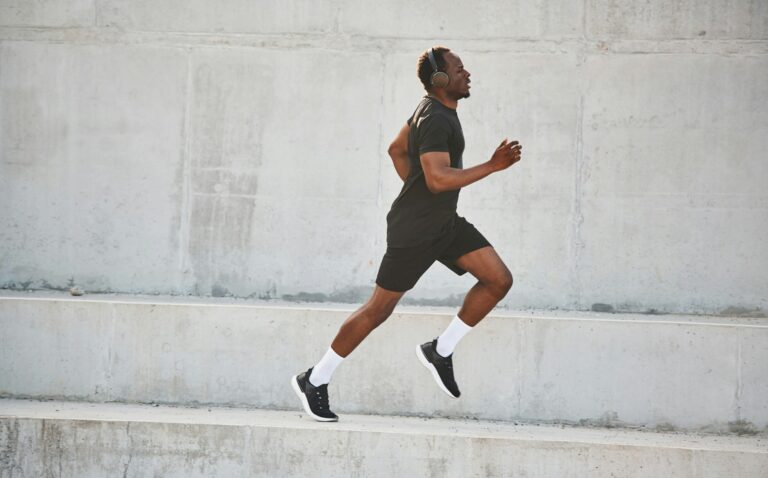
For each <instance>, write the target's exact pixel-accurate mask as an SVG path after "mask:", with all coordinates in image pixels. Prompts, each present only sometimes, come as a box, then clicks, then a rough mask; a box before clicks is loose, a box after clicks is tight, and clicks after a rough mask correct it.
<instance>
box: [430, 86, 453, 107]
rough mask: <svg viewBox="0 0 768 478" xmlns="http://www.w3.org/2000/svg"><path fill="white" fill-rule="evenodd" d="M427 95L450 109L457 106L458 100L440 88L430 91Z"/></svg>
mask: <svg viewBox="0 0 768 478" xmlns="http://www.w3.org/2000/svg"><path fill="white" fill-rule="evenodd" d="M427 96H431V97H432V98H434V99H436V100H437V101H439V102H440V103H442V105H443V106H445V107H446V108H450V109H452V110H455V109H456V108H457V107H458V106H459V101H458V100H456V99H454V98H450V97H449V96H448V95H447V94H446V93H445V91H444V90H442V89H440V90H435V91H430V92H429V94H428V95H427Z"/></svg>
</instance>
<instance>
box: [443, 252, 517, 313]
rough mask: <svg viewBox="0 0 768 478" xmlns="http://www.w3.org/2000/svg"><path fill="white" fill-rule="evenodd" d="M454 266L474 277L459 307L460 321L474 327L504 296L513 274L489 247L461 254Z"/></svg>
mask: <svg viewBox="0 0 768 478" xmlns="http://www.w3.org/2000/svg"><path fill="white" fill-rule="evenodd" d="M456 265H458V266H459V267H461V268H462V269H464V270H465V271H467V272H469V273H470V274H472V275H473V276H475V277H476V278H477V284H475V285H474V286H473V287H472V288H471V289H470V290H469V292H468V293H467V296H466V297H465V298H464V304H463V305H462V306H461V310H459V317H460V318H461V320H462V322H464V323H466V324H467V325H469V326H470V327H474V326H475V325H477V323H478V322H480V321H481V320H483V318H485V316H486V315H488V313H489V312H490V311H491V310H492V309H493V308H494V307H496V304H497V303H499V301H500V300H501V299H503V298H504V296H505V295H507V292H509V289H510V288H511V287H512V274H511V273H510V272H509V269H507V266H506V265H504V262H503V261H502V260H501V258H500V257H499V256H498V254H496V251H495V250H494V248H493V247H491V246H487V247H483V248H481V249H477V250H475V251H472V252H470V253H467V254H464V255H463V256H461V257H459V259H457V260H456Z"/></svg>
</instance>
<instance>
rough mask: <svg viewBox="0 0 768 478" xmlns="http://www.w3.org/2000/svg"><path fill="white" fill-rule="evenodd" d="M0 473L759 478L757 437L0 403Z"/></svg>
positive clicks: (761, 462) (762, 446) (766, 449)
mask: <svg viewBox="0 0 768 478" xmlns="http://www.w3.org/2000/svg"><path fill="white" fill-rule="evenodd" d="M0 422H1V423H0V425H1V426H0V450H2V456H1V458H2V459H0V476H3V477H15V476H56V477H60V478H64V477H77V478H88V477H94V478H96V477H98V478H102V477H105V476H123V477H142V478H143V477H148V476H162V477H164V478H172V477H180V478H191V477H214V476H221V477H227V478H233V477H240V476H243V477H246V476H247V477H258V476H265V477H270V478H275V477H284V476H286V477H287V476H302V477H304V476H322V477H353V476H360V477H363V476H364V477H387V478H390V477H393V476H397V477H401V476H402V477H410V476H414V477H416V476H418V477H422V476H441V477H462V478H467V477H484V478H487V477H503V476H510V477H511V476H525V477H528V478H545V477H546V478H576V477H579V478H582V477H589V478H602V477H606V478H607V477H617V476H620V477H623V478H632V477H638V478H639V477H649V478H650V477H652V478H658V477H665V478H666V477H675V478H687V477H690V478H694V477H695V478H710V477H711V478H723V477H739V478H764V477H765V476H766V471H768V439H766V438H765V437H735V436H727V437H723V436H711V435H695V434H683V433H654V432H638V431H627V430H605V429H588V428H567V427H555V426H531V425H515V424H511V423H500V422H496V423H493V422H485V421H477V420H449V419H423V418H413V417H396V416H387V417H384V416H366V415H343V416H341V420H340V421H339V422H338V423H318V422H315V421H313V420H311V419H310V418H308V417H306V416H305V415H304V414H303V413H300V412H298V411H268V410H255V409H254V410H244V409H232V408H218V407H210V408H208V407H204V408H187V407H169V406H150V405H135V404H134V405H130V404H115V403H106V404H105V403H102V404H96V403H83V402H57V401H31V400H8V399H6V400H0Z"/></svg>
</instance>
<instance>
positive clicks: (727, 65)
mask: <svg viewBox="0 0 768 478" xmlns="http://www.w3.org/2000/svg"><path fill="white" fill-rule="evenodd" d="M212 5H213V4H212V3H211V2H205V1H202V0H195V1H193V2H189V1H185V2H181V1H179V0H162V1H155V2H148V1H134V2H118V1H113V0H87V1H86V0H68V1H66V2H52V1H47V0H35V1H21V0H0V65H2V67H1V68H0V206H2V207H0V288H9V289H62V288H67V287H68V286H69V284H70V283H76V284H78V285H80V286H81V287H83V288H84V289H85V290H86V291H92V292H109V291H115V292H124V293H151V294H155V293H159V294H195V295H201V296H206V295H208V296H236V297H254V298H259V297H261V298H290V297H294V298H295V297H299V298H302V297H304V298H306V297H310V298H312V299H314V300H323V301H328V302H338V301H346V302H359V301H362V300H363V299H364V298H365V296H366V295H367V293H368V291H369V290H370V288H371V286H372V284H373V280H374V277H375V274H376V269H377V266H378V262H379V260H380V258H381V256H382V254H383V252H384V248H385V244H384V232H385V230H384V216H385V214H386V211H387V209H388V206H389V204H390V202H391V201H392V199H393V198H394V197H395V195H396V193H397V190H398V188H399V186H400V183H399V179H398V178H397V176H396V175H395V173H394V170H393V169H392V168H391V166H390V164H389V159H388V158H387V156H386V153H385V151H386V147H387V144H388V141H389V140H390V139H391V137H392V136H393V135H394V134H395V133H396V131H397V130H398V129H399V127H400V126H401V125H402V124H403V123H404V121H405V118H406V117H407V116H408V115H409V114H410V113H411V112H412V109H413V107H414V106H415V104H416V103H417V101H418V99H419V97H420V96H421V94H422V91H421V90H420V87H419V84H418V82H417V80H416V78H415V75H414V66H415V65H414V64H415V59H416V57H417V56H418V54H419V53H420V52H421V51H423V49H424V48H426V47H427V46H430V45H432V44H435V43H444V44H446V45H448V46H449V47H451V48H453V49H454V50H456V51H457V52H458V53H460V54H461V56H462V58H463V60H464V63H465V64H466V66H467V68H468V69H469V70H470V71H472V73H473V86H474V88H473V90H472V98H470V99H469V100H467V101H466V102H464V103H462V105H461V107H460V115H461V118H462V121H463V124H464V127H465V134H466V137H467V150H466V153H465V162H466V164H467V165H472V164H476V163H478V162H480V161H484V160H485V159H487V157H488V156H489V155H490V153H491V151H492V150H493V148H494V147H495V145H497V144H498V142H499V141H500V140H501V138H503V137H504V136H510V137H511V138H516V139H519V140H520V141H521V142H523V143H524V145H525V159H524V161H523V162H521V163H520V164H519V165H517V166H516V167H515V168H514V169H513V170H512V171H509V172H506V173H504V174H500V175H497V176H495V177H492V178H490V179H487V180H485V181H483V182H482V183H480V184H478V185H473V186H470V187H469V188H467V189H466V190H465V191H464V192H463V193H462V199H461V202H460V212H461V213H462V214H464V215H466V216H467V217H468V218H469V219H470V220H471V221H473V222H474V223H475V224H476V225H477V226H478V227H479V228H480V229H481V230H482V231H484V232H485V234H486V235H487V236H488V238H489V239H490V240H491V242H492V243H493V244H494V245H495V246H496V247H497V249H498V251H499V252H500V254H501V256H502V257H503V258H504V259H505V260H506V261H507V262H508V264H509V266H510V268H511V269H512V271H513V273H514V275H515V278H516V286H515V288H514V289H513V292H512V293H511V294H510V295H509V296H508V298H507V299H505V301H504V304H505V305H506V306H508V307H512V308H541V309H547V308H552V307H556V308H561V309H590V308H591V307H592V306H593V304H596V303H604V304H608V305H610V306H611V307H613V308H614V309H616V310H625V311H644V310H647V309H655V310H660V311H672V312H688V313H717V312H721V311H723V310H741V311H747V312H749V311H751V313H753V314H756V315H760V314H763V315H764V314H765V313H766V311H768V302H767V301H768V268H767V267H766V266H765V264H768V246H767V245H766V244H767V243H766V241H764V240H763V237H765V236H766V234H768V214H767V212H768V196H767V195H766V188H765V184H766V183H767V182H768V181H766V180H768V170H767V169H766V168H768V161H766V160H765V159H766V156H765V151H766V150H767V149H768V112H767V111H766V109H765V108H763V107H762V106H763V104H764V103H765V98H767V97H768V86H767V85H768V83H766V82H765V81H764V79H765V78H766V77H768V7H767V6H766V2H765V1H763V0H744V1H738V2H722V1H717V0H707V1H705V2H693V1H684V2H675V3H674V4H670V3H669V2H662V1H659V0H653V1H649V2H644V3H642V4H633V3H627V2H616V1H613V0H587V1H584V2H568V1H565V0H558V1H556V2H523V1H520V0H516V1H513V2H500V1H492V2H485V3H482V4H472V5H470V4H466V5H463V6H462V5H455V6H452V8H449V9H441V8H439V7H442V6H444V4H443V3H438V2H433V1H430V2H426V3H420V4H418V5H415V4H411V3H408V4H405V3H403V2H396V1H393V2H353V1H348V0H323V1H312V2H310V1H297V2H289V3H287V4H281V5H280V6H279V7H278V6H269V5H266V4H262V3H254V2H248V1H246V0H227V1H224V2H218V3H216V6H215V7H212ZM403 11H407V14H403ZM471 283H472V280H471V279H470V278H468V277H464V278H460V279H458V278H456V277H455V276H453V275H452V274H451V273H450V272H448V271H447V270H445V269H441V268H439V267H437V268H435V269H434V270H433V271H430V272H429V273H428V274H427V275H426V276H425V278H424V279H423V281H422V283H421V284H419V285H418V286H417V288H416V289H415V290H414V291H413V292H412V293H411V294H410V298H411V299H412V300H414V301H421V302H422V303H424V302H425V301H431V302H430V303H439V304H443V305H455V304H457V303H458V302H459V301H460V300H461V294H462V293H463V292H464V291H465V290H466V289H467V288H468V287H469V286H470V285H471Z"/></svg>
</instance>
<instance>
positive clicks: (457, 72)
mask: <svg viewBox="0 0 768 478" xmlns="http://www.w3.org/2000/svg"><path fill="white" fill-rule="evenodd" d="M443 58H444V59H445V72H446V73H448V76H449V77H450V78H451V82H450V83H449V84H448V86H447V87H446V88H445V91H446V93H448V94H449V95H450V96H451V97H453V98H454V99H457V100H459V99H462V98H469V88H470V86H469V83H470V79H469V76H470V73H469V72H468V71H467V70H465V69H464V64H463V63H462V62H461V58H459V57H458V56H457V55H455V54H454V53H453V52H452V51H449V52H446V53H445V56H444V57H443Z"/></svg>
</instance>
